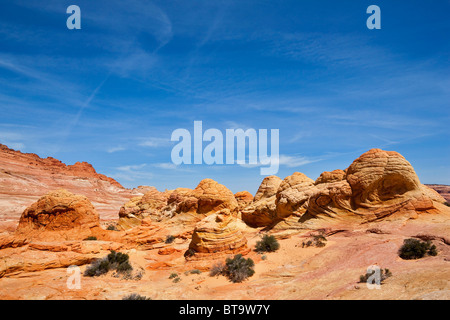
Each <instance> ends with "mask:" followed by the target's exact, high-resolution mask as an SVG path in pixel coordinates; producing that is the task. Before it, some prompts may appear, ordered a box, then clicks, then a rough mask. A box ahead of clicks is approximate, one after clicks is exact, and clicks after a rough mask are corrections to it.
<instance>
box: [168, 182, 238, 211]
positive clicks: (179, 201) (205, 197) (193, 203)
mask: <svg viewBox="0 0 450 320" xmlns="http://www.w3.org/2000/svg"><path fill="white" fill-rule="evenodd" d="M225 208H226V209H229V210H230V212H231V213H232V214H234V215H237V214H238V212H239V205H238V203H237V200H236V198H235V197H234V194H233V193H232V192H231V191H230V190H229V189H228V188H227V187H225V186H224V185H221V184H220V183H218V182H216V181H214V180H212V179H204V180H202V181H200V183H199V184H198V186H197V187H196V188H195V189H194V190H190V189H185V188H179V189H176V190H175V191H174V192H173V193H172V194H171V195H170V197H169V200H168V202H167V206H166V207H165V208H163V210H162V211H163V215H165V216H167V217H173V216H175V215H177V214H181V213H191V214H204V215H209V214H212V213H214V212H216V211H219V210H221V209H225Z"/></svg>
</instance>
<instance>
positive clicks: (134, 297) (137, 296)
mask: <svg viewBox="0 0 450 320" xmlns="http://www.w3.org/2000/svg"><path fill="white" fill-rule="evenodd" d="M122 300H152V298H147V297H146V296H141V295H140V294H137V293H132V294H129V295H127V296H125V297H123V298H122Z"/></svg>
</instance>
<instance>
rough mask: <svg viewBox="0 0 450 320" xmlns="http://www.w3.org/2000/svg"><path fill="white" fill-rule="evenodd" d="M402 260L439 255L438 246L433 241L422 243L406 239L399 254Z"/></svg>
mask: <svg viewBox="0 0 450 320" xmlns="http://www.w3.org/2000/svg"><path fill="white" fill-rule="evenodd" d="M398 254H399V256H400V258H402V259H405V260H411V259H420V258H423V257H424V256H425V255H426V254H428V255H431V256H436V255H437V250H436V246H435V245H432V244H431V241H429V240H428V241H421V240H418V239H412V238H411V239H405V240H404V242H403V245H402V246H401V247H400V249H399V252H398Z"/></svg>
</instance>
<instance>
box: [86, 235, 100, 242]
mask: <svg viewBox="0 0 450 320" xmlns="http://www.w3.org/2000/svg"><path fill="white" fill-rule="evenodd" d="M84 240H85V241H95V240H97V237H94V236H89V237H87V238H86V239H84Z"/></svg>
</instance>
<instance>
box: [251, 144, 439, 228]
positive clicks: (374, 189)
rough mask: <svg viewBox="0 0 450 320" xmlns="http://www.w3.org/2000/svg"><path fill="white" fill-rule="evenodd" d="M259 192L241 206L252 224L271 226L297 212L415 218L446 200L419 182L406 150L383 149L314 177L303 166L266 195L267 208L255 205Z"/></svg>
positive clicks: (369, 218) (308, 215) (302, 215)
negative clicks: (405, 156) (403, 153)
mask: <svg viewBox="0 0 450 320" xmlns="http://www.w3.org/2000/svg"><path fill="white" fill-rule="evenodd" d="M266 183H267V182H265V181H263V184H261V187H260V188H263V185H265V184H266ZM259 197H260V196H257V195H255V200H254V202H253V203H252V204H251V205H249V206H247V207H246V208H245V209H244V210H243V212H242V218H243V220H244V221H245V222H246V223H247V224H249V225H250V226H269V225H271V224H274V223H277V222H279V221H281V220H284V219H286V218H288V217H292V216H293V215H294V216H298V217H299V218H301V219H299V222H304V221H306V220H308V219H309V218H317V217H319V218H343V217H348V218H349V220H351V219H360V220H361V219H362V221H375V220H379V219H382V218H386V217H389V216H391V215H393V214H397V215H399V216H402V217H404V218H415V217H417V214H418V213H420V212H432V211H433V210H434V209H435V208H434V205H433V200H434V201H437V202H444V201H445V200H444V199H443V198H442V197H440V196H439V195H438V194H437V193H436V192H434V191H432V190H430V189H429V188H427V187H425V186H424V185H421V183H420V181H419V178H418V177H417V174H416V173H415V171H414V169H413V167H412V166H411V164H410V163H409V162H408V161H407V160H406V159H405V158H404V157H403V156H401V155H400V154H399V153H397V152H393V151H383V150H380V149H372V150H370V151H368V152H366V153H364V154H363V155H361V156H360V157H359V158H358V159H356V160H355V161H354V162H353V163H352V164H351V165H350V166H349V167H348V168H347V169H346V170H334V171H332V172H324V173H322V174H321V175H320V177H319V178H318V179H317V180H316V181H315V182H314V181H313V180H312V179H310V178H308V177H307V176H305V175H304V174H302V173H299V172H296V173H294V174H293V175H291V176H288V177H286V178H285V179H284V180H283V181H282V182H281V184H280V185H279V187H278V189H277V191H276V193H275V197H273V196H272V198H265V199H266V201H265V205H264V208H265V209H264V210H261V209H260V208H259V207H258V206H256V205H255V203H257V201H258V200H257V199H258V198H259ZM268 208H270V209H268Z"/></svg>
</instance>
